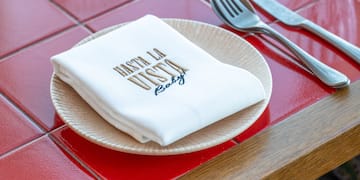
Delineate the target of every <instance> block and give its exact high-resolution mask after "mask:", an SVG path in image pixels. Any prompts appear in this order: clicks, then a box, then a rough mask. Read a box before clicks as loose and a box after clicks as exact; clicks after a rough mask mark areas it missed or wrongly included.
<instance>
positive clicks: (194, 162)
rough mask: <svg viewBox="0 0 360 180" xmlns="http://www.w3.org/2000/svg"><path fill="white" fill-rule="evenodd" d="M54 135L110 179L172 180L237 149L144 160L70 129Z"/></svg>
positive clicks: (219, 148) (223, 147)
mask: <svg viewBox="0 0 360 180" xmlns="http://www.w3.org/2000/svg"><path fill="white" fill-rule="evenodd" d="M54 135H55V137H56V138H58V139H59V140H60V141H61V142H62V143H64V144H65V145H66V146H67V147H69V148H70V149H71V151H73V152H74V153H75V154H76V156H78V157H79V158H80V159H81V160H82V161H83V162H85V163H86V164H88V165H89V166H90V167H91V168H92V169H94V171H96V172H97V173H99V175H100V176H101V177H103V178H106V179H157V180H161V179H171V178H174V177H177V176H180V175H182V174H183V173H186V172H187V171H189V170H191V169H192V168H194V167H196V166H198V165H200V164H202V163H204V162H206V161H207V160H209V159H211V158H212V157H214V156H216V155H218V154H220V153H221V152H223V151H225V150H227V149H229V148H230V147H232V146H234V145H235V143H233V142H231V141H229V142H226V143H224V144H221V145H218V146H216V147H213V148H210V149H206V150H203V151H198V152H194V153H190V154H183V155H173V156H143V155H135V154H127V153H122V152H118V151H113V150H110V149H107V148H103V147H101V146H98V145H96V144H93V143H91V142H89V141H87V140H86V139H84V138H82V137H80V136H79V135H77V134H76V133H75V132H73V131H72V130H70V129H69V128H63V129H60V130H58V131H56V132H55V133H54Z"/></svg>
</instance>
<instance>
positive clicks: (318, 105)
mask: <svg viewBox="0 0 360 180" xmlns="http://www.w3.org/2000/svg"><path fill="white" fill-rule="evenodd" d="M279 1H280V2H281V3H283V4H284V5H286V6H287V7H289V8H291V9H293V10H296V11H298V12H299V13H300V14H301V15H303V16H305V17H306V18H308V19H311V20H312V21H314V22H315V23H317V24H319V25H321V26H323V27H325V28H326V29H328V30H329V31H331V32H333V33H335V34H337V35H339V36H341V37H342V38H344V39H346V40H348V41H350V42H351V43H353V44H355V45H357V46H360V36H359V34H360V28H359V27H360V26H359V22H360V20H359V21H358V19H359V18H360V11H359V9H360V2H359V1H357V0H346V1H327V0H292V1H290V0H279ZM24 3H25V4H24ZM255 7H256V8H257V10H258V13H259V15H260V16H261V18H262V19H264V21H265V22H267V23H268V24H270V25H271V26H273V27H274V28H275V29H277V30H278V31H280V32H281V33H282V34H284V35H285V36H287V37H288V38H289V39H291V40H292V41H294V42H296V43H297V44H298V45H299V46H301V47H302V48H303V49H305V50H306V51H308V52H309V53H310V54H312V55H313V56H315V57H316V58H318V59H321V60H322V61H323V62H324V63H326V64H328V65H330V66H332V67H335V68H336V69H338V70H340V71H342V72H344V73H345V74H346V75H347V76H349V77H350V79H351V80H352V84H351V85H350V87H349V88H347V89H344V90H338V91H337V90H334V89H331V88H329V87H326V86H324V85H323V84H322V83H321V82H320V81H319V80H317V79H316V78H315V77H313V76H312V75H310V74H309V73H307V72H306V71H305V70H304V69H303V68H301V67H299V66H297V65H295V64H294V63H293V62H291V61H294V60H295V59H294V58H293V56H292V55H291V54H289V53H288V51H287V50H285V49H284V48H283V47H281V46H279V45H278V43H276V42H274V41H272V40H270V39H268V38H266V37H263V36H259V35H248V34H245V33H241V32H236V31H234V30H232V29H231V28H229V27H228V26H226V25H224V24H223V23H222V22H221V21H220V20H219V19H218V18H217V17H216V15H215V14H214V13H213V12H212V10H211V7H210V5H209V3H208V1H205V0H178V1H171V2H170V1H167V0H136V1H135V0H133V1H132V0H111V1H106V2H105V1H100V0H93V1H91V0H81V1H67V0H53V1H46V0H33V1H20V0H4V1H1V2H0V13H1V16H0V17H1V18H0V27H1V28H0V40H1V43H0V145H1V146H0V178H1V179H24V178H33V179H89V178H90V179H91V178H99V179H174V178H184V179H187V178H194V179H199V178H203V179H209V178H216V177H218V178H225V177H228V178H240V179H241V178H242V177H244V178H250V179H258V178H265V177H268V178H284V179H288V177H299V178H300V177H304V176H307V177H308V178H316V177H318V176H320V175H322V174H324V173H325V172H327V171H329V170H331V169H332V168H335V167H336V166H338V165H340V164H342V163H343V162H345V161H347V160H349V159H351V158H352V157H353V156H355V155H357V154H359V153H360V112H359V109H360V101H359V100H358V99H360V81H359V79H360V65H358V64H356V63H355V62H354V61H352V60H351V59H350V58H348V57H347V56H346V55H345V54H343V53H341V52H340V51H338V50H337V49H335V48H334V47H332V46H331V45H330V44H328V43H327V42H325V41H323V40H322V39H320V38H318V37H316V36H314V35H313V34H311V33H309V32H307V31H305V30H302V29H296V28H293V27H288V26H285V25H283V24H281V23H280V22H278V21H276V19H274V18H273V17H271V16H270V15H269V14H267V13H265V12H264V11H263V10H261V9H259V8H258V7H257V6H255ZM145 14H154V15H156V16H159V17H161V18H182V19H191V20H196V21H202V22H206V23H209V24H213V25H217V26H220V27H222V28H224V29H227V30H229V31H232V32H234V33H236V34H237V35H239V36H242V37H243V38H245V39H246V40H247V41H248V42H250V43H251V44H252V45H253V46H254V47H256V48H257V49H258V50H259V52H260V53H261V54H262V55H263V56H264V57H265V60H266V61H267V63H268V64H269V66H270V69H271V73H272V75H273V93H272V96H271V100H270V103H269V106H268V107H267V108H266V110H265V112H264V113H263V114H262V116H261V117H260V118H259V119H258V120H257V122H256V123H255V124H254V125H252V126H251V127H250V128H249V129H248V130H246V131H245V132H243V133H241V134H239V135H238V136H237V137H235V138H234V139H232V140H230V141H228V142H225V143H223V144H220V145H218V146H216V147H213V148H209V149H205V150H202V151H199V152H194V153H189V154H183V155H172V156H143V155H134V154H127V153H123V152H117V151H114V150H109V149H106V148H104V147H101V146H98V145H96V144H93V143H91V142H89V141H87V140H85V139H84V138H82V137H80V136H79V135H77V134H76V133H75V132H74V131H72V130H71V129H70V128H69V127H68V126H67V125H65V124H64V123H63V121H62V120H61V119H60V118H59V117H58V116H57V114H56V112H55V110H54V108H53V106H52V103H51V100H50V89H49V87H50V77H51V74H52V72H53V69H52V67H51V64H50V62H49V58H50V57H51V56H52V55H54V54H57V53H59V52H61V51H63V50H65V49H68V48H71V47H72V46H73V45H74V44H75V43H76V42H78V41H79V40H81V39H83V38H84V37H86V36H88V35H90V34H91V33H94V32H96V31H99V30H101V29H103V28H105V27H108V26H111V25H115V24H119V23H123V22H127V21H131V20H134V19H136V18H139V17H141V16H143V15H145Z"/></svg>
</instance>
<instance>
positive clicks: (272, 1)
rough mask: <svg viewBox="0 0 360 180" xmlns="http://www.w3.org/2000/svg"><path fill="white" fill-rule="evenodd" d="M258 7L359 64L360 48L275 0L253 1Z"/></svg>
mask: <svg viewBox="0 0 360 180" xmlns="http://www.w3.org/2000/svg"><path fill="white" fill-rule="evenodd" d="M253 1H254V2H255V3H256V4H257V5H258V6H260V7H261V8H262V9H264V10H265V11H266V12H268V13H269V14H271V15H272V16H274V17H275V18H277V19H279V20H280V21H281V22H283V23H284V24H287V25H289V26H297V27H301V28H304V29H307V30H309V31H310V32H312V33H314V34H316V35H318V36H320V37H321V38H323V39H325V40H326V41H328V42H329V43H331V44H333V45H334V46H335V47H337V48H338V49H339V50H341V51H342V52H344V53H345V54H347V55H348V56H350V57H351V58H352V59H354V60H355V61H356V62H357V63H358V64H360V48H358V47H356V46H354V45H353V44H351V43H349V42H347V41H345V40H344V39H341V38H340V37H338V36H336V35H335V34H333V33H331V32H329V31H327V30H325V29H324V28H322V27H320V26H319V25H317V24H315V23H313V22H311V21H310V20H308V19H305V18H304V17H302V16H300V15H299V14H297V13H295V12H294V11H292V10H290V9H288V8H286V7H285V6H284V5H282V4H280V3H279V2H277V1H276V0H253Z"/></svg>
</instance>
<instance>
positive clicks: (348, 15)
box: [270, 0, 360, 81]
mask: <svg viewBox="0 0 360 180" xmlns="http://www.w3.org/2000/svg"><path fill="white" fill-rule="evenodd" d="M359 8H360V2H359V1H355V0H348V1H331V3H329V2H328V1H325V0H320V1H318V2H316V3H314V4H313V5H312V6H309V7H307V8H304V9H302V10H301V11H300V14H301V15H302V16H304V17H306V18H308V19H310V20H311V21H313V22H314V23H316V24H319V25H320V26H322V27H323V28H325V29H327V30H329V31H330V32H333V33H334V34H337V35H338V36H340V37H342V38H343V39H345V40H347V41H349V42H351V43H353V44H355V45H356V46H358V47H359V46H360V36H359V34H360V28H359V26H358V24H357V23H354V22H358V21H360V12H359V11H358V10H357V9H359ZM329 17H331V18H329ZM273 27H274V28H275V29H276V30H278V31H279V32H280V33H282V34H283V35H284V36H286V37H287V38H289V39H290V40H291V41H293V42H295V43H296V44H297V45H299V46H300V47H301V48H303V49H304V50H305V51H307V52H308V53H309V54H311V55H312V56H314V57H315V58H317V59H319V60H320V61H322V62H324V63H325V64H328V65H329V66H331V67H334V68H335V69H337V70H339V71H341V72H343V73H344V74H346V75H347V76H348V77H349V78H350V79H351V80H352V81H355V80H357V79H360V67H359V65H358V64H356V63H355V62H354V61H353V60H351V59H350V58H349V57H347V56H346V55H345V54H344V53H342V52H341V51H339V50H337V49H336V48H334V47H333V46H332V45H331V44H329V43H327V42H325V41H324V40H322V39H321V38H319V37H317V36H316V35H314V34H312V33H310V32H308V31H306V30H304V29H297V28H292V27H288V26H285V25H283V24H279V23H276V24H273ZM270 41H271V42H273V43H275V44H277V43H276V42H274V41H273V40H270ZM278 47H280V48H281V49H284V48H283V46H281V45H279V46H278ZM284 50H285V49H284Z"/></svg>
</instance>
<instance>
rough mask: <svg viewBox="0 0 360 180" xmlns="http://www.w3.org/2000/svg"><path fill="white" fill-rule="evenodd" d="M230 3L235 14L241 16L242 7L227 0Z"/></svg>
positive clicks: (234, 1) (234, 0)
mask: <svg viewBox="0 0 360 180" xmlns="http://www.w3.org/2000/svg"><path fill="white" fill-rule="evenodd" d="M225 1H227V2H228V3H229V5H230V8H231V9H232V10H233V11H234V12H235V14H236V15H239V14H240V13H242V12H243V10H242V9H241V7H239V6H238V5H237V4H236V0H225Z"/></svg>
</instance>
